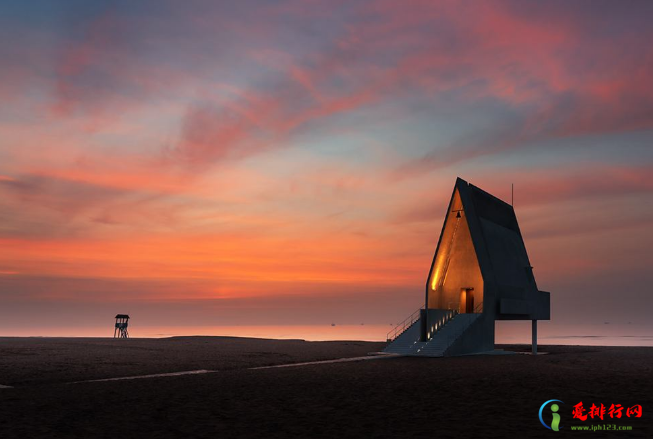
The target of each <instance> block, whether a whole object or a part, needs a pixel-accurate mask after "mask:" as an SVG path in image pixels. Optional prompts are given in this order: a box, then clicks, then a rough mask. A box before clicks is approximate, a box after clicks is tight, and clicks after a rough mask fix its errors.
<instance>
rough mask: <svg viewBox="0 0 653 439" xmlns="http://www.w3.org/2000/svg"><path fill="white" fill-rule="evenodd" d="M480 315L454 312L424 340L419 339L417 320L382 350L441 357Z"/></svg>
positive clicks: (418, 355) (419, 325)
mask: <svg viewBox="0 0 653 439" xmlns="http://www.w3.org/2000/svg"><path fill="white" fill-rule="evenodd" d="M480 316H481V314H454V315H453V316H452V317H450V318H447V319H444V323H442V324H441V325H439V326H438V327H437V329H435V330H434V331H433V332H432V334H431V338H430V339H429V340H428V341H426V342H422V341H419V338H420V334H419V332H420V331H419V330H420V327H421V324H420V320H418V321H416V322H415V323H413V324H412V326H411V327H410V328H408V329H407V330H406V331H405V332H404V333H403V334H401V335H400V336H399V337H397V338H396V339H395V340H394V341H393V342H392V343H390V344H389V345H388V346H387V347H386V348H385V349H384V350H383V351H384V352H388V353H393V354H400V355H406V356H415V357H443V356H445V355H446V353H447V349H449V347H450V346H451V345H453V344H454V343H455V342H456V341H457V340H458V339H460V337H462V336H463V334H464V333H465V331H466V330H467V329H468V328H469V327H470V326H471V325H472V324H473V323H474V322H475V321H476V320H477V319H478V318H479V317H480Z"/></svg>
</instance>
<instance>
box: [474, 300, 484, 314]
mask: <svg viewBox="0 0 653 439" xmlns="http://www.w3.org/2000/svg"><path fill="white" fill-rule="evenodd" d="M482 312H483V301H481V302H480V303H479V304H478V305H476V308H474V314H481V313H482Z"/></svg>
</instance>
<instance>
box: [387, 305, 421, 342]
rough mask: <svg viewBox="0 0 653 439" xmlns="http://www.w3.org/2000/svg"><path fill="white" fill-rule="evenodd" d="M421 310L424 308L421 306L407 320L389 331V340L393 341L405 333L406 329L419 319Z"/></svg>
mask: <svg viewBox="0 0 653 439" xmlns="http://www.w3.org/2000/svg"><path fill="white" fill-rule="evenodd" d="M421 311H422V308H421V307H420V308H419V309H418V310H417V311H415V312H414V313H412V314H411V315H410V316H408V318H406V320H404V321H403V322H401V323H399V324H398V325H397V326H395V327H394V328H393V329H392V330H391V331H390V332H388V334H387V335H386V340H387V342H388V343H390V342H391V341H393V340H394V339H396V338H397V337H399V336H400V335H401V334H403V333H404V332H405V331H406V329H408V328H410V327H411V326H413V323H415V322H416V321H418V320H419V317H420V313H421Z"/></svg>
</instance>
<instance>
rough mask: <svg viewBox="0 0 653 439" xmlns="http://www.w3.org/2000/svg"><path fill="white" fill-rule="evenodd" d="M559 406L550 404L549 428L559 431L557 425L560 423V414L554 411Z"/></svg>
mask: <svg viewBox="0 0 653 439" xmlns="http://www.w3.org/2000/svg"><path fill="white" fill-rule="evenodd" d="M559 408H560V407H558V404H551V411H552V412H553V421H551V430H553V431H560V430H559V428H558V426H559V425H560V415H559V414H558V413H556V412H557V411H558V409H559Z"/></svg>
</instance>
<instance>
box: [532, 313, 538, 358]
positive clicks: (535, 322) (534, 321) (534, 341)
mask: <svg viewBox="0 0 653 439" xmlns="http://www.w3.org/2000/svg"><path fill="white" fill-rule="evenodd" d="M532 327H533V355H537V320H532Z"/></svg>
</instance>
